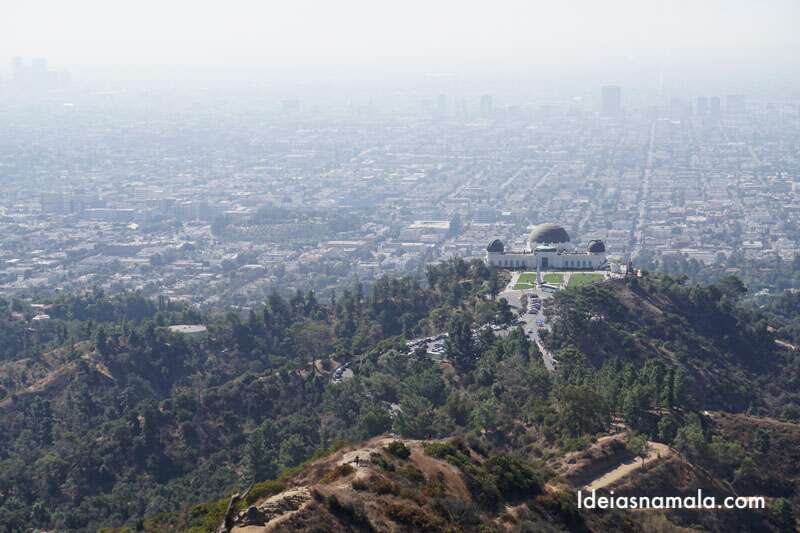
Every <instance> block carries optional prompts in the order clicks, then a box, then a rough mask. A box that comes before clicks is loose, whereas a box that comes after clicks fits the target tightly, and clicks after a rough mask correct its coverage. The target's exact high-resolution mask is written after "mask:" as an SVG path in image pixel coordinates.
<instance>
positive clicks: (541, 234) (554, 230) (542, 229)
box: [528, 223, 569, 243]
mask: <svg viewBox="0 0 800 533" xmlns="http://www.w3.org/2000/svg"><path fill="white" fill-rule="evenodd" d="M528 242H530V243H534V242H536V243H556V242H569V234H568V233H567V230H565V229H564V228H562V227H561V226H559V225H558V224H551V223H548V224H539V225H538V226H536V227H535V228H533V230H532V231H531V235H530V237H528Z"/></svg>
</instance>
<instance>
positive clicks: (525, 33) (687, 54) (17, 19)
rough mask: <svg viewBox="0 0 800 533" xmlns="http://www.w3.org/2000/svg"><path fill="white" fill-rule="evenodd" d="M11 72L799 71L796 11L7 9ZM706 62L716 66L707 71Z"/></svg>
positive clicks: (213, 6) (406, 3) (759, 4)
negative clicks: (32, 67)
mask: <svg viewBox="0 0 800 533" xmlns="http://www.w3.org/2000/svg"><path fill="white" fill-rule="evenodd" d="M3 4H4V5H3V7H2V8H0V59H3V58H6V59H3V61H4V63H6V64H7V61H8V59H7V58H11V57H12V56H15V55H22V56H27V57H32V56H43V57H46V58H48V59H49V61H50V64H51V65H53V66H54V67H61V68H68V69H74V68H86V67H105V66H123V67H124V66H161V67H163V66H172V65H184V66H189V67H211V68H216V67H219V66H224V65H228V66H237V67H239V66H252V67H256V68H289V67H293V66H295V67H302V68H336V67H374V66H376V65H381V66H385V67H399V68H407V67H409V68H410V67H418V68H420V69H447V68H449V67H455V68H458V67H461V66H466V65H473V66H479V65H483V64H488V63H494V64H508V65H514V64H516V65H519V64H524V65H533V66H545V67H546V66H553V65H565V66H571V65H581V64H587V65H592V64H595V65H596V64H597V63H598V62H600V63H602V62H605V61H608V62H620V61H638V60H639V59H640V58H650V57H666V58H668V60H669V59H670V58H671V60H672V61H683V60H686V61H688V62H693V63H695V64H698V62H699V64H700V65H701V66H702V63H703V61H707V62H709V63H711V62H719V61H732V62H736V61H743V62H748V63H752V64H753V65H755V64H757V63H758V61H759V58H760V59H761V60H763V61H780V60H783V61H796V54H797V51H798V50H800V32H797V31H796V24H797V22H798V21H800V2H798V1H797V0H759V1H756V0H751V1H742V0H691V1H690V0H679V1H653V0H618V1H613V0H605V1H600V0H591V1H587V0H573V1H568V0H561V1H555V0H550V1H540V0H529V1H523V0H493V1H489V0H484V1H472V0H439V1H437V0H402V1H381V0H317V1H310V0H279V1H273V0H262V1H256V0H224V1H222V0H220V1H208V0H135V1H134V0H5V1H4V2H3ZM703 58H705V59H703Z"/></svg>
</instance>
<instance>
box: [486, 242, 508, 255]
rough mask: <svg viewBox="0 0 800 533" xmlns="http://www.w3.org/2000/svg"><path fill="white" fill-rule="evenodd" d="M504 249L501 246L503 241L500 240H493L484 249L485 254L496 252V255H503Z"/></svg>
mask: <svg viewBox="0 0 800 533" xmlns="http://www.w3.org/2000/svg"><path fill="white" fill-rule="evenodd" d="M504 249H505V247H504V246H503V241H501V240H500V239H495V240H493V241H492V242H491V243H490V244H489V246H487V247H486V251H487V252H496V253H501V254H502V253H503V250H504Z"/></svg>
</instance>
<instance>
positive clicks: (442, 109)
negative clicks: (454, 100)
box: [436, 94, 447, 118]
mask: <svg viewBox="0 0 800 533" xmlns="http://www.w3.org/2000/svg"><path fill="white" fill-rule="evenodd" d="M446 114H447V97H446V96H445V95H443V94H440V95H439V96H437V97H436V116H438V117H439V118H442V117H444V116H445V115H446Z"/></svg>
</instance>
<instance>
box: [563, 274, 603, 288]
mask: <svg viewBox="0 0 800 533" xmlns="http://www.w3.org/2000/svg"><path fill="white" fill-rule="evenodd" d="M603 278H605V276H604V275H603V274H599V273H597V272H574V273H573V274H572V275H571V276H570V277H569V284H568V287H583V286H584V285H589V284H590V283H594V282H595V281H602V280H603Z"/></svg>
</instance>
